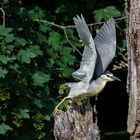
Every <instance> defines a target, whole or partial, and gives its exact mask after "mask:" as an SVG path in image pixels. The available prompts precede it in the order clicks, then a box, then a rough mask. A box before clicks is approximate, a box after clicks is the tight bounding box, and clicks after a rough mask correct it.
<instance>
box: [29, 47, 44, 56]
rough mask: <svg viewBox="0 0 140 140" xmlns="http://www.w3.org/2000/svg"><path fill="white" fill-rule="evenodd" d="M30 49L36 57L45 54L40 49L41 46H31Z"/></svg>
mask: <svg viewBox="0 0 140 140" xmlns="http://www.w3.org/2000/svg"><path fill="white" fill-rule="evenodd" d="M30 51H31V52H32V53H33V54H34V57H36V56H38V55H42V54H43V52H42V51H41V50H40V47H39V46H37V45H33V46H31V47H30Z"/></svg>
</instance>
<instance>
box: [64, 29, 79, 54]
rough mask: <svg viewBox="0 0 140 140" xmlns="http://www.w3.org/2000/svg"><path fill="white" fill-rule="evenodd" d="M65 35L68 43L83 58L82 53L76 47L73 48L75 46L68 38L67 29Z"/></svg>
mask: <svg viewBox="0 0 140 140" xmlns="http://www.w3.org/2000/svg"><path fill="white" fill-rule="evenodd" d="M64 35H65V37H66V39H67V41H68V42H69V43H70V45H71V46H72V47H73V49H74V50H76V51H77V52H78V53H79V54H80V55H81V56H82V54H81V52H80V51H79V50H78V49H77V48H76V47H75V46H73V44H72V43H71V42H70V40H69V38H68V36H67V32H66V28H64Z"/></svg>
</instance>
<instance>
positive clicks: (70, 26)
mask: <svg viewBox="0 0 140 140" xmlns="http://www.w3.org/2000/svg"><path fill="white" fill-rule="evenodd" d="M125 18H126V16H124V17H121V18H117V19H115V21H120V20H123V19H125ZM35 21H37V22H42V23H47V24H49V25H52V26H54V27H57V28H59V29H62V30H63V31H64V35H65V37H66V39H67V41H68V42H69V44H70V45H71V46H72V47H73V49H74V50H76V51H77V52H78V53H79V54H80V55H82V54H81V52H80V51H79V50H78V49H77V48H76V47H74V45H73V44H72V43H71V41H70V40H69V38H68V36H67V33H66V29H67V28H75V25H68V26H61V25H59V24H56V23H54V22H50V21H47V20H41V19H36V20H35ZM103 23H104V22H97V23H90V24H87V25H88V26H95V25H100V24H103Z"/></svg>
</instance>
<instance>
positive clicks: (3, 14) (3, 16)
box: [0, 8, 5, 26]
mask: <svg viewBox="0 0 140 140" xmlns="http://www.w3.org/2000/svg"><path fill="white" fill-rule="evenodd" d="M0 11H1V12H2V19H3V26H5V12H4V10H3V9H2V8H0Z"/></svg>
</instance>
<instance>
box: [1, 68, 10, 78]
mask: <svg viewBox="0 0 140 140" xmlns="http://www.w3.org/2000/svg"><path fill="white" fill-rule="evenodd" d="M7 73H8V71H7V70H6V69H5V68H2V67H1V66H0V78H5V76H6V74H7Z"/></svg>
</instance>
